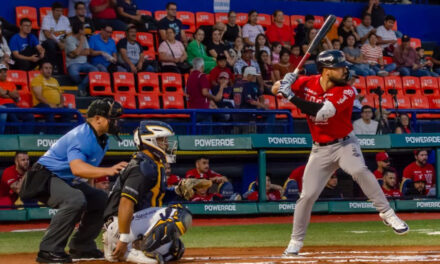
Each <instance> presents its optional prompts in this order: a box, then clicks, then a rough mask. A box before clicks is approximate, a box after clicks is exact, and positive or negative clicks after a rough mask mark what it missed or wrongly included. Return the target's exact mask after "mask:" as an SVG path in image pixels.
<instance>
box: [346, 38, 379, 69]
mask: <svg viewBox="0 0 440 264" xmlns="http://www.w3.org/2000/svg"><path fill="white" fill-rule="evenodd" d="M355 43H356V39H355V37H354V36H353V35H350V36H348V37H347V45H346V46H345V48H344V50H343V51H344V54H345V57H346V58H347V61H348V62H351V63H352V64H353V65H352V66H351V67H350V70H352V71H354V72H355V73H356V74H357V75H361V76H368V75H375V74H376V72H375V71H374V70H373V69H371V68H370V65H369V64H368V62H367V61H366V60H365V59H364V56H363V54H362V53H361V50H360V49H359V48H358V47H355Z"/></svg>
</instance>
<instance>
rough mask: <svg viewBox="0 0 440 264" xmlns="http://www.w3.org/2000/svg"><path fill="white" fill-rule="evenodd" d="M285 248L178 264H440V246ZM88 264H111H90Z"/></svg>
mask: <svg viewBox="0 0 440 264" xmlns="http://www.w3.org/2000/svg"><path fill="white" fill-rule="evenodd" d="M283 250H284V248H279V247H265V248H190V249H187V251H186V253H185V255H184V257H183V259H182V260H180V261H178V262H174V263H224V264H226V263H242V264H251V263H260V264H263V263H264V264H278V263H280V264H281V263H283V264H284V263H286V264H287V263H292V264H294V263H307V264H324V263H329V264H333V263H351V264H356V263H359V264H365V263H388V264H394V263H399V264H402V263H405V264H413V263H429V264H435V263H436V264H440V246H430V247H387V248H377V247H365V246H362V247H339V246H334V247H333V246H332V247H304V249H303V251H302V252H301V253H300V255H299V256H296V257H291V258H282V257H281V253H282V252H283ZM35 255H36V254H35V253H34V254H29V253H27V254H14V255H0V262H1V263H8V264H28V263H35ZM81 263H84V264H99V263H101V264H102V263H108V262H105V261H87V262H81Z"/></svg>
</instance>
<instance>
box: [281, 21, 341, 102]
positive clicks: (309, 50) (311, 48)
mask: <svg viewBox="0 0 440 264" xmlns="http://www.w3.org/2000/svg"><path fill="white" fill-rule="evenodd" d="M335 22H336V16H334V15H329V16H328V17H327V19H326V20H325V22H324V24H322V27H321V29H319V31H318V33H316V36H315V38H313V40H312V42H311V43H310V45H309V47H308V48H307V51H306V53H305V54H304V56H303V58H302V59H301V61H300V62H299V64H298V66H296V68H295V70H294V71H293V73H295V74H299V72H300V71H301V69H302V68H303V66H304V64H305V63H306V61H307V60H308V59H309V58H310V56H311V53H312V52H313V51H314V50H315V49H316V48H317V47H318V45H319V43H320V42H321V40H322V39H323V38H324V37H325V36H326V35H327V33H328V32H329V31H330V29H331V28H332V26H333V24H334V23H335ZM279 87H280V82H279V81H277V82H276V83H275V84H274V85H273V87H272V93H273V94H277V93H278V88H279Z"/></svg>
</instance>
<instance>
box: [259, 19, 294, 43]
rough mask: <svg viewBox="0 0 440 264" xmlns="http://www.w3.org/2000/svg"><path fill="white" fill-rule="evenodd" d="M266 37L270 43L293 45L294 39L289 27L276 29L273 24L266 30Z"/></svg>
mask: <svg viewBox="0 0 440 264" xmlns="http://www.w3.org/2000/svg"><path fill="white" fill-rule="evenodd" d="M266 36H267V39H268V40H269V42H270V43H272V42H275V41H277V42H280V43H281V44H284V42H287V43H289V44H290V45H293V44H294V43H295V39H294V38H293V30H292V28H291V27H290V26H287V25H283V26H282V27H278V26H277V25H276V24H275V23H274V24H272V25H271V26H269V27H268V28H267V30H266Z"/></svg>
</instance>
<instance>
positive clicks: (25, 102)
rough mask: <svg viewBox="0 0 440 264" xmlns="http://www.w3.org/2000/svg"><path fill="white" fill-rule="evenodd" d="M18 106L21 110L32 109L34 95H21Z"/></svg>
mask: <svg viewBox="0 0 440 264" xmlns="http://www.w3.org/2000/svg"><path fill="white" fill-rule="evenodd" d="M17 106H18V107H21V108H30V107H32V94H30V93H24V94H20V99H19V101H18V103H17Z"/></svg>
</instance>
